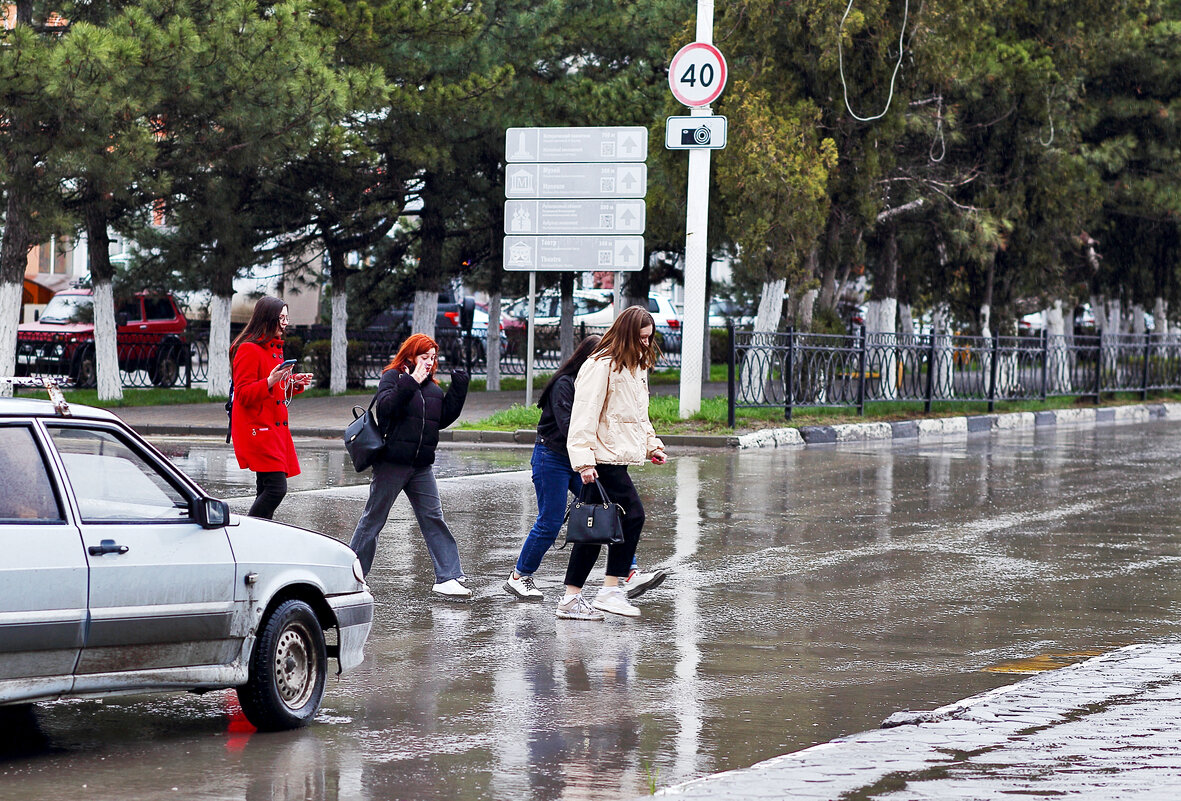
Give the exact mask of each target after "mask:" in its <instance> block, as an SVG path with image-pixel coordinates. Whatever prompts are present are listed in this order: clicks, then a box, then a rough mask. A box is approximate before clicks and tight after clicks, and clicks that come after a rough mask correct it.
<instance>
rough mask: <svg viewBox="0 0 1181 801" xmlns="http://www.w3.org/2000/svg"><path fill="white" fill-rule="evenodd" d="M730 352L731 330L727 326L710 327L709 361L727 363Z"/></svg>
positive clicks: (711, 362)
mask: <svg viewBox="0 0 1181 801" xmlns="http://www.w3.org/2000/svg"><path fill="white" fill-rule="evenodd" d="M729 352H730V332H729V331H728V330H726V329H725V328H711V329H709V363H710V364H725V363H726V357H727V355H728V354H729Z"/></svg>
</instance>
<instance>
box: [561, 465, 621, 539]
mask: <svg viewBox="0 0 1181 801" xmlns="http://www.w3.org/2000/svg"><path fill="white" fill-rule="evenodd" d="M589 486H590V484H583V485H582V488H581V489H580V490H579V491H578V497H577V498H575V499H574V500H573V501H571V502H570V508H568V509H567V510H566V541H565V542H563V543H562V545H561V547H562V548H565V547H566V543H569V542H573V543H587V544H590V545H618V544H619V543H621V542H623V523H622V522H621V520H620V518H621V517H622V516H623V515H624V514H626V512H624V510H623V507H622V506H620V505H619V504H617V503H614V502H612V500H611V498H610V497H609V496H608V495H607V490H605V489H603V485H602V484H600V483H599V480H598V479H595V486H596V487H598V489H599V495H600V497H601V498H602V500H601V501H599V503H591V502H590V501H587V500H586V498H585V495H586V488H587V487H589ZM559 550H561V548H559Z"/></svg>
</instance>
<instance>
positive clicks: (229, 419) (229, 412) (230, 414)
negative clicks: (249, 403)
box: [226, 378, 234, 445]
mask: <svg viewBox="0 0 1181 801" xmlns="http://www.w3.org/2000/svg"><path fill="white" fill-rule="evenodd" d="M233 429H234V379H232V378H231V379H230V396H229V397H228V398H226V444H227V445H229V444H230V432H231V431H233Z"/></svg>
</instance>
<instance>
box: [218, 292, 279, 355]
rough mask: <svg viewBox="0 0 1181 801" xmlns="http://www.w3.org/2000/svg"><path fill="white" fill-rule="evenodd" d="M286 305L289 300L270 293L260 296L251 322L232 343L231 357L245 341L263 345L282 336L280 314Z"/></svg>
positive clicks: (251, 315)
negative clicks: (272, 295)
mask: <svg viewBox="0 0 1181 801" xmlns="http://www.w3.org/2000/svg"><path fill="white" fill-rule="evenodd" d="M286 305H287V301H285V300H281V299H279V298H275V297H271V296H270V295H264V296H263V297H261V298H259V299H258V303H255V304H254V311H253V312H252V313H251V314H250V322H248V323H246V327H245V328H243V329H242V333H241V334H238V336H237V337H235V338H234V341H233V343H232V344H231V345H230V358H233V356H234V353H235V352H236V351H237V350H238V346H239V345H241V344H242V343H243V342H253V343H255V344H256V345H262V344H264V343H266V342H270V341H271V340H272V339H278V338H279V337H280V336H282V334H281V333H280V330H281V329H280V328H279V315H280V314H282V313H283V308H284V307H285V306H286Z"/></svg>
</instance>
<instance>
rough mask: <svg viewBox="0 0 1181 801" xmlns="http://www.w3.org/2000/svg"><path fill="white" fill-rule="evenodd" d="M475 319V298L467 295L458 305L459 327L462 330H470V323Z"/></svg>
mask: <svg viewBox="0 0 1181 801" xmlns="http://www.w3.org/2000/svg"><path fill="white" fill-rule="evenodd" d="M475 319H476V299H475V298H473V297H471V296H468V297H466V298H464V299H463V303H461V304H460V306H459V327H460V328H462V329H463V330H464V331H471V330H472V323H473V322H474V321H475Z"/></svg>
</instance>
